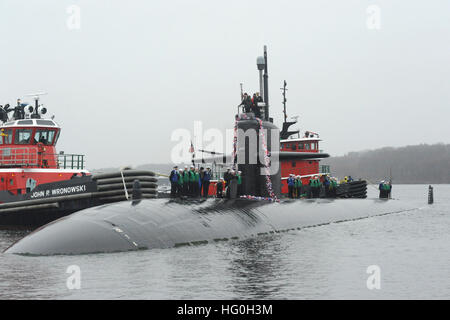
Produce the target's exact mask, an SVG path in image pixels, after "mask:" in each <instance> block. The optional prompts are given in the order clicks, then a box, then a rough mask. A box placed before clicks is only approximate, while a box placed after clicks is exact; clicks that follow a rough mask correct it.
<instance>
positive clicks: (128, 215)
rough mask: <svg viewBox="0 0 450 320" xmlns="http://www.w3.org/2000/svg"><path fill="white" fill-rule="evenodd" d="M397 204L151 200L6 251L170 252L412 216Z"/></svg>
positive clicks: (90, 213) (98, 213)
mask: <svg viewBox="0 0 450 320" xmlns="http://www.w3.org/2000/svg"><path fill="white" fill-rule="evenodd" d="M412 209H415V208H412V207H411V206H410V205H408V204H406V203H404V202H401V201H398V200H381V199H373V200H371V199H345V200H343V199H305V200H282V201H281V202H279V203H273V202H265V201H257V200H250V199H235V200H224V199H208V200H203V201H200V200H198V201H196V200H184V201H183V200H167V199H148V200H142V201H140V202H139V203H138V204H132V203H131V202H126V201H124V202H120V203H114V204H109V205H104V206H99V207H94V208H88V209H85V210H82V211H80V212H77V213H75V214H72V215H70V216H67V217H64V218H61V219H59V220H57V221H54V222H52V223H50V224H48V225H46V226H44V227H42V228H40V229H38V230H36V231H34V232H33V233H31V234H29V235H28V236H26V237H25V238H23V239H22V240H20V241H18V242H17V243H16V244H14V245H13V246H11V247H10V248H8V249H7V250H6V251H5V252H6V253H14V254H25V255H57V254H65V255H68V254H89V253H107V252H119V251H132V250H143V249H153V248H171V247H177V246H182V245H195V244H202V243H208V242H217V241H224V240H229V239H245V238H249V237H254V236H257V235H261V234H267V233H276V232H284V231H289V230H295V229H301V228H305V227H312V226H317V225H322V224H328V223H332V222H339V221H346V220H354V219H361V218H365V217H370V216H377V215H384V214H390V213H397V212H403V211H408V210H412Z"/></svg>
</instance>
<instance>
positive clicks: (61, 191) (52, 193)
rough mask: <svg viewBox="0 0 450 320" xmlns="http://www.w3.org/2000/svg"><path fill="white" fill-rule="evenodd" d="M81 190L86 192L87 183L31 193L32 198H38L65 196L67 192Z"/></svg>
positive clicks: (78, 191)
mask: <svg viewBox="0 0 450 320" xmlns="http://www.w3.org/2000/svg"><path fill="white" fill-rule="evenodd" d="M80 192H86V185H78V186H71V187H64V188H57V189H51V190H41V191H35V192H33V193H32V194H31V196H30V198H31V199H36V198H43V197H49V196H63V195H66V194H72V193H80Z"/></svg>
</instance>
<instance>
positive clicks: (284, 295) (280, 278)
mask: <svg viewBox="0 0 450 320" xmlns="http://www.w3.org/2000/svg"><path fill="white" fill-rule="evenodd" d="M427 188H428V186H425V185H397V186H395V187H394V190H393V195H394V197H396V198H400V199H402V200H407V201H410V202H411V203H414V204H417V205H418V206H420V207H421V209H418V210H413V211H409V212H405V213H397V214H391V215H386V216H379V217H372V218H367V219H362V220H356V221H348V222H341V223H333V224H329V225H324V226H320V227H314V228H308V229H303V230H300V231H292V232H289V233H284V234H275V235H270V236H269V235H266V236H260V237H256V238H254V239H249V240H244V241H238V240H236V241H229V242H222V243H214V244H206V245H199V246H192V247H181V248H173V249H161V250H148V251H139V252H125V253H115V254H95V255H81V256H53V257H26V256H16V255H7V254H1V255H0V299H346V298H355V299H397V298H401V299H449V298H450V185H436V186H435V204H434V205H431V206H430V205H427V204H426V201H427ZM369 196H376V190H375V188H371V187H369ZM24 235H26V232H24V231H0V251H3V250H4V249H6V248H7V247H8V246H9V245H11V244H12V243H14V242H15V241H16V240H18V239H20V238H21V237H23V236H24ZM71 265H77V266H79V267H80V270H81V277H80V284H81V288H80V289H72V290H70V289H68V287H67V285H66V280H67V278H68V277H69V276H70V274H69V273H66V271H67V268H68V267H69V266H71ZM371 265H376V266H378V267H379V268H380V289H373V290H369V289H368V287H367V284H366V281H367V279H368V277H369V276H370V274H368V273H367V272H366V270H367V268H368V266H371Z"/></svg>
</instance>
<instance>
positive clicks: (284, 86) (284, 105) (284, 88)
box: [280, 80, 287, 123]
mask: <svg viewBox="0 0 450 320" xmlns="http://www.w3.org/2000/svg"><path fill="white" fill-rule="evenodd" d="M286 86H287V82H286V80H284V85H283V88H280V89H281V90H283V114H284V123H286V119H287V115H286V101H287V100H286V90H287V89H286Z"/></svg>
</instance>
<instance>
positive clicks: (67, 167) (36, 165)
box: [0, 93, 157, 227]
mask: <svg viewBox="0 0 450 320" xmlns="http://www.w3.org/2000/svg"><path fill="white" fill-rule="evenodd" d="M41 95H42V93H37V94H32V95H30V96H32V97H33V98H34V105H31V104H28V103H22V102H21V100H20V99H19V100H17V105H16V106H15V107H11V106H10V105H9V104H6V105H4V106H0V120H1V125H0V226H1V227H17V226H22V227H38V226H41V225H44V224H46V223H48V222H50V221H53V220H55V219H58V218H60V217H62V216H65V215H67V214H70V213H73V212H75V211H78V210H80V209H84V208H88V207H92V206H96V205H101V204H104V203H110V202H116V201H121V200H125V199H127V198H129V197H130V194H131V193H132V184H133V182H134V180H139V185H140V187H141V190H140V191H141V192H142V195H143V197H146V198H151V197H154V196H155V195H156V182H157V179H156V177H155V174H154V173H153V172H150V171H142V170H140V171H136V170H125V171H123V172H120V171H119V172H111V173H106V174H100V175H95V176H93V175H91V174H90V172H89V171H88V170H86V158H85V156H84V155H81V154H65V153H64V152H60V153H57V151H56V143H57V142H58V138H59V135H60V133H61V127H60V126H59V125H58V124H57V123H56V122H55V121H54V120H53V118H54V117H52V118H50V119H44V118H43V116H44V115H45V114H47V109H46V108H45V107H44V106H43V105H40V104H39V97H40V96H41ZM10 114H12V116H11V118H10Z"/></svg>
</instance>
